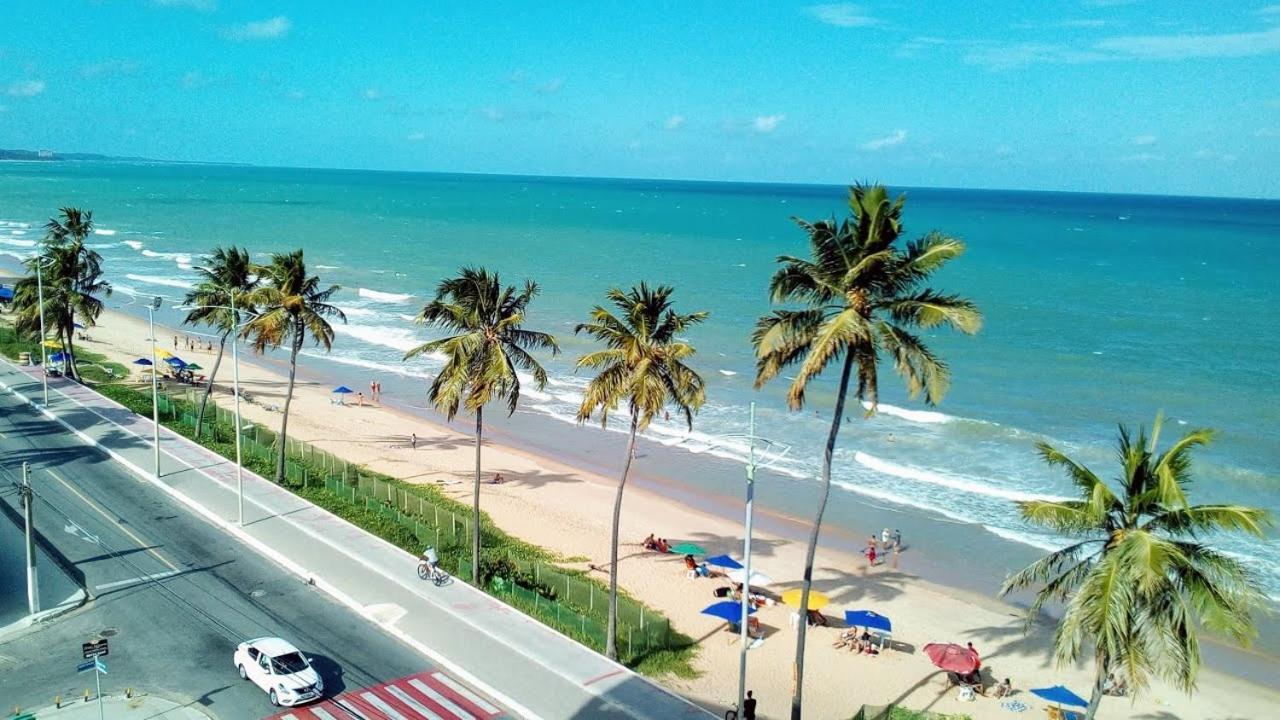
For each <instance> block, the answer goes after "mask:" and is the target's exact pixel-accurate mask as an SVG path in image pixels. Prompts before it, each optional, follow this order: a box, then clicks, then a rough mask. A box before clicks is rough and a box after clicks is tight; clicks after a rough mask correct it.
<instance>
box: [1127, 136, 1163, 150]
mask: <svg viewBox="0 0 1280 720" xmlns="http://www.w3.org/2000/svg"><path fill="white" fill-rule="evenodd" d="M1158 139H1159V138H1157V137H1156V136H1155V135H1139V136H1138V137H1136V138H1134V139H1133V144H1134V145H1137V146H1139V147H1144V146H1147V145H1155V144H1156V141H1157V140H1158Z"/></svg>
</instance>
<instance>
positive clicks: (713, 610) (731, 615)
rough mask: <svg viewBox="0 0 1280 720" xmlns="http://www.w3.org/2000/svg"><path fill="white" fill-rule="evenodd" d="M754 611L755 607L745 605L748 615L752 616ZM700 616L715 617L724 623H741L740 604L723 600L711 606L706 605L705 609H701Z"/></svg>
mask: <svg viewBox="0 0 1280 720" xmlns="http://www.w3.org/2000/svg"><path fill="white" fill-rule="evenodd" d="M755 611H756V609H755V607H753V606H751V605H750V604H748V605H747V614H748V615H752V614H754V613H755ZM702 614H703V615H710V616H711V617H717V618H720V619H721V620H724V621H726V622H741V621H742V603H738V602H733V601H732V600H725V601H723V602H718V603H714V604H712V605H708V606H707V607H705V608H703V609H702Z"/></svg>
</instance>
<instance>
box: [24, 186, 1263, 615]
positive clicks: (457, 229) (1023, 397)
mask: <svg viewBox="0 0 1280 720" xmlns="http://www.w3.org/2000/svg"><path fill="white" fill-rule="evenodd" d="M898 190H900V191H902V192H905V193H906V195H907V198H908V200H907V206H906V214H905V221H906V227H907V235H908V237H914V236H917V235H920V234H923V233H925V232H926V231H929V230H941V231H945V232H947V233H950V234H953V235H956V236H958V237H960V238H962V239H963V240H965V242H966V243H967V244H968V252H967V253H966V255H965V256H964V257H962V258H961V259H960V260H958V261H956V262H954V263H953V264H952V265H951V266H950V267H948V268H947V269H946V270H945V271H944V272H943V273H942V274H941V275H940V276H939V277H938V278H937V285H938V286H940V287H941V288H943V289H946V290H949V291H955V292H961V293H963V294H965V295H968V296H969V297H971V298H973V299H974V300H975V301H976V302H977V303H978V304H979V305H980V306H981V308H982V310H983V312H984V314H985V317H986V322H985V326H984V328H983V330H982V332H981V333H980V334H979V335H978V336H976V337H972V338H970V337H962V336H958V335H954V334H949V333H937V334H936V335H935V336H933V337H932V338H931V340H932V342H933V343H934V345H935V348H936V350H937V352H938V353H939V354H940V355H942V356H943V357H944V358H946V359H947V361H948V362H949V363H950V365H951V368H952V372H953V384H952V389H951V392H950V394H949V395H948V396H947V397H946V398H945V400H944V401H943V403H942V404H941V405H940V406H938V407H936V408H927V407H924V406H923V405H922V404H920V403H918V402H912V401H910V400H909V399H908V398H906V397H905V393H903V392H902V391H901V388H900V384H899V383H897V382H896V380H893V379H892V378H890V377H886V378H884V379H883V380H882V381H881V388H882V391H883V400H884V403H883V404H882V405H881V407H880V412H879V414H877V415H876V416H874V417H872V418H869V419H863V418H862V413H860V412H858V411H857V409H856V408H855V409H854V410H852V411H851V412H850V419H849V422H847V423H846V425H845V428H844V430H843V435H842V438H841V442H840V447H839V449H838V451H837V454H836V467H835V472H834V483H835V497H834V498H833V504H832V511H831V514H830V515H829V518H828V521H829V523H830V524H831V526H832V527H833V528H841V527H843V528H844V529H845V530H846V531H847V532H848V535H849V537H860V536H861V537H865V536H866V535H867V534H868V533H869V532H874V531H877V530H878V529H879V527H878V526H875V525H873V526H871V527H867V524H868V523H867V522H866V521H865V520H864V519H862V518H863V517H864V516H859V515H857V514H856V513H855V512H854V511H853V510H852V508H854V507H855V506H863V507H866V506H868V505H869V506H871V507H875V508H881V509H883V511H884V512H885V513H891V514H893V517H895V524H896V519H897V518H901V517H907V516H910V517H915V518H918V519H922V520H924V521H936V522H940V523H947V524H954V525H957V526H965V527H966V528H967V529H968V530H970V531H975V532H977V533H978V534H980V535H981V536H983V537H987V538H990V539H992V540H993V541H994V542H995V543H996V544H995V545H993V547H1007V548H1010V550H1009V552H1010V553H1013V555H1014V556H1017V557H1024V556H1025V557H1030V556H1031V555H1032V554H1033V551H1034V550H1035V549H1037V548H1054V547H1058V546H1060V540H1059V539H1058V538H1055V537H1053V536H1052V535H1049V534H1045V533H1043V532H1040V531H1038V530H1035V529H1033V528H1030V527H1028V526H1026V525H1025V524H1024V523H1022V522H1021V521H1020V520H1019V518H1018V515H1017V511H1016V508H1015V506H1014V501H1016V500H1020V499H1024V498H1035V497H1063V496H1068V495H1070V494H1071V487H1070V485H1069V484H1068V483H1067V482H1066V481H1065V480H1064V479H1063V478H1062V477H1061V476H1060V475H1058V474H1057V473H1055V472H1052V471H1050V470H1048V469H1046V468H1045V467H1044V465H1043V464H1042V463H1041V462H1040V461H1039V459H1038V458H1037V456H1036V453H1035V449H1034V443H1035V442H1036V441H1037V440H1046V441H1048V442H1051V443H1053V444H1055V445H1057V446H1059V447H1060V448H1062V449H1064V450H1065V451H1067V452H1068V453H1069V454H1071V455H1073V456H1074V457H1077V458H1079V459H1082V460H1084V461H1085V462H1086V463H1088V464H1090V465H1092V466H1093V467H1094V468H1095V469H1097V470H1098V471H1099V472H1101V473H1102V474H1104V475H1106V476H1113V475H1114V474H1115V467H1114V465H1115V461H1114V458H1113V445H1112V443H1113V439H1114V436H1115V427H1116V424H1117V423H1121V422H1124V423H1129V424H1132V425H1137V424H1143V423H1145V424H1148V425H1150V423H1151V422H1152V420H1153V419H1154V418H1155V416H1156V414H1157V412H1163V413H1164V415H1165V418H1166V425H1165V428H1164V433H1165V434H1164V435H1163V438H1164V439H1165V440H1171V439H1172V437H1173V436H1174V435H1175V434H1177V433H1180V432H1183V431H1185V430H1188V429H1191V428H1198V427H1212V428H1216V429H1218V430H1219V431H1220V435H1219V437H1218V440H1217V442H1216V443H1215V444H1214V445H1213V446H1212V447H1211V448H1209V449H1208V450H1205V451H1203V452H1202V453H1201V454H1200V456H1199V460H1200V462H1199V464H1198V465H1197V467H1196V477H1197V478H1198V479H1199V482H1198V483H1197V484H1196V486H1195V487H1194V488H1193V492H1194V493H1195V495H1194V497H1195V499H1197V500H1199V501H1205V502H1209V501H1220V502H1241V503H1248V504H1252V505H1260V506H1263V507H1266V508H1269V509H1271V510H1273V511H1275V512H1277V513H1280V478H1278V477H1277V476H1276V473H1275V470H1276V468H1277V467H1278V466H1280V405H1278V401H1280V393H1278V392H1277V390H1278V389H1280V384H1278V383H1277V369H1276V363H1277V361H1280V303H1278V302H1277V301H1278V300H1280V295H1278V291H1277V288H1280V285H1278V283H1277V278H1278V277H1280V202H1277V201H1262V200H1242V199H1211V198H1184V197H1178V198H1174V197H1153V196H1132V195H1124V196H1122V195H1093V194H1074V193H1073V194H1067V193H1049V192H1009V191H988V190H972V191H969V190H943V189H927V188H900V189H898ZM846 192H847V191H846V189H845V188H842V187H837V186H802V185H766V184H732V183H703V182H674V181H657V180H599V179H570V178H535V177H505V176H463V175H442V174H422V173H389V172H367V171H339V170H304V169H273V168H254V167H235V166H214V165H174V164H126V163H82V164H76V163H56V164H55V163H6V164H0V264H2V265H4V266H7V267H9V268H10V269H13V268H14V267H16V264H17V262H18V260H20V259H21V258H22V257H23V256H25V255H27V254H29V253H30V252H31V250H32V247H33V246H34V243H35V242H36V241H38V240H39V238H40V236H41V234H42V230H41V226H42V224H43V222H44V221H45V220H46V219H47V218H48V217H49V216H50V215H52V214H54V213H55V212H56V211H57V208H58V207H60V206H62V205H68V204H70V205H75V206H79V207H82V208H91V209H93V211H94V216H95V219H96V221H97V228H98V229H97V231H96V232H97V235H96V236H95V237H94V238H93V243H94V245H95V247H96V248H97V249H98V251H99V252H100V253H102V255H103V257H104V258H105V260H106V268H107V272H108V276H109V278H110V280H111V281H112V283H113V284H114V286H115V290H116V294H115V295H114V296H113V298H112V301H111V303H110V304H111V306H112V307H119V308H122V309H125V310H133V311H137V307H138V306H137V305H132V304H130V303H131V300H132V298H133V297H134V296H138V297H149V296H152V295H155V294H161V295H165V296H169V297H172V298H174V299H175V300H176V298H177V297H179V296H180V295H181V293H182V292H183V291H184V290H185V289H186V288H187V287H189V286H190V284H191V282H192V279H193V273H192V268H193V266H195V265H197V264H199V262H200V253H201V252H204V251H207V250H208V249H209V248H211V247H212V246H214V245H217V244H229V243H236V244H242V245H244V246H246V247H248V248H249V249H250V250H251V251H252V252H253V253H255V254H260V257H265V253H267V252H269V251H271V250H285V249H291V248H295V247H303V248H305V250H306V256H307V260H308V262H309V265H310V268H311V269H312V271H314V272H316V273H318V274H320V275H321V276H322V277H323V279H324V280H325V281H327V282H332V283H337V284H340V285H341V286H342V288H343V289H342V291H341V292H340V294H339V295H338V296H337V304H338V305H340V306H341V307H342V308H343V309H344V310H345V311H346V313H347V318H348V324H346V325H345V326H340V327H338V328H337V331H338V336H337V342H336V344H335V346H334V349H333V352H332V353H331V354H330V355H329V356H328V357H327V358H323V359H322V356H323V353H321V352H320V351H319V350H316V349H314V348H308V349H307V350H306V351H305V352H306V353H307V354H308V356H309V357H308V358H307V362H309V363H315V364H316V366H317V367H319V366H323V367H324V368H327V372H328V373H329V374H330V375H332V376H334V377H336V378H349V379H350V381H351V382H349V383H348V384H351V385H353V386H354V387H360V386H362V385H367V382H368V378H369V377H373V376H377V377H381V378H384V384H386V385H388V387H393V388H397V389H399V391H400V392H402V393H404V394H406V395H416V396H420V395H422V394H423V393H424V387H423V386H424V385H425V381H426V379H428V378H430V377H431V376H432V373H433V372H434V370H435V369H436V368H437V367H438V360H436V359H433V358H426V359H424V360H420V361H415V362H411V363H404V362H402V361H401V359H400V358H401V356H402V355H403V353H404V351H405V350H407V349H409V348H410V347H413V346H414V345H415V344H417V343H420V342H422V341H423V340H424V339H426V338H428V337H430V335H429V333H427V332H426V331H424V330H423V329H420V328H418V327H416V326H415V325H413V324H412V323H411V322H410V320H411V318H412V316H413V314H414V313H416V312H417V310H418V309H419V308H420V306H421V304H422V303H423V301H424V299H426V298H428V297H429V296H430V295H431V293H432V290H433V288H434V286H435V284H436V283H437V281H438V280H439V279H440V278H442V277H443V276H445V275H446V274H448V273H450V272H453V271H454V270H456V269H457V268H458V267H459V266H461V265H464V264H480V265H487V266H490V267H492V268H495V269H497V270H498V271H499V272H500V273H501V274H502V276H503V278H504V279H505V280H506V281H508V282H519V281H523V280H524V279H525V278H532V279H534V280H536V281H537V282H538V283H539V284H540V285H541V287H542V294H541V296H540V297H539V298H538V299H537V300H536V301H535V302H534V304H533V311H532V313H531V315H530V317H529V325H530V326H531V327H538V328H540V329H544V330H548V331H550V332H552V333H555V334H556V335H557V336H559V338H560V340H561V342H562V345H563V348H564V353H563V354H562V355H561V356H559V357H556V358H547V359H546V363H547V367H548V369H549V371H550V374H551V382H550V384H549V385H548V386H547V387H546V388H545V389H544V390H541V391H539V390H535V389H533V388H532V386H531V385H528V384H527V385H526V387H525V391H524V399H523V401H522V410H521V413H520V415H521V416H522V417H524V418H525V420H523V422H526V423H528V424H529V425H528V427H532V428H538V427H543V428H547V431H546V435H547V437H555V438H565V437H570V438H571V437H574V435H573V433H583V434H584V435H582V436H580V437H581V439H580V440H578V441H577V442H579V443H580V444H584V445H589V444H591V441H590V438H591V437H592V435H591V434H598V433H600V432H602V431H601V430H599V429H595V428H583V429H577V430H575V429H572V428H570V427H569V426H570V425H572V424H573V414H574V412H575V410H576V408H577V404H578V402H579V400H580V397H581V396H580V392H581V390H582V387H583V386H584V385H585V383H586V379H585V378H584V377H582V376H579V375H575V374H574V372H573V370H572V365H571V363H572V359H573V358H574V357H576V356H577V355H578V354H579V353H580V352H582V351H583V350H584V349H586V348H587V347H588V346H587V345H586V344H585V343H584V342H583V341H582V340H581V339H578V338H575V337H574V336H573V334H572V328H573V325H574V324H575V323H576V322H579V321H581V320H582V319H584V317H585V315H586V313H587V311H588V310H589V308H590V307H591V306H592V305H593V304H594V303H597V302H599V301H600V300H601V298H602V295H603V293H604V291H605V290H606V289H608V288H609V287H611V286H615V285H622V286H625V285H628V284H631V283H635V282H637V281H640V280H646V281H649V282H651V283H668V284H672V285H674V286H675V287H676V288H677V294H676V300H677V303H678V306H679V307H680V308H681V309H683V310H686V311H691V310H707V311H709V312H710V314H711V315H710V319H709V320H708V321H707V322H706V324H705V325H703V326H701V327H699V328H696V329H695V330H694V331H692V332H690V334H689V339H690V340H691V341H692V342H693V343H695V344H696V346H697V347H698V350H699V353H698V355H697V357H696V358H695V362H694V364H695V365H696V367H697V368H698V369H699V370H701V371H702V373H703V375H704V376H705V377H706V379H707V383H708V392H707V405H706V407H704V408H703V410H702V412H701V413H699V415H698V416H697V419H696V422H695V425H694V430H693V432H692V433H689V432H687V431H686V430H685V429H684V428H683V427H681V426H678V425H676V424H675V423H662V422H660V423H658V424H656V425H655V426H654V427H653V428H652V430H651V431H650V432H649V439H650V441H651V444H652V445H653V446H654V447H655V448H658V446H666V448H667V449H664V450H661V451H662V452H663V453H667V457H668V458H671V457H675V458H679V457H681V454H683V453H688V454H690V457H691V458H692V457H694V456H697V457H699V458H707V462H715V463H720V465H721V466H722V471H721V474H724V473H725V472H728V471H727V470H724V469H723V467H730V468H732V467H733V466H734V465H735V464H736V463H737V462H738V461H740V460H741V459H743V458H744V457H745V451H746V443H745V441H744V440H742V439H741V438H740V437H734V436H740V435H741V434H742V433H745V432H746V429H747V407H748V403H749V402H751V401H752V400H755V401H757V403H758V414H757V422H758V427H759V432H760V434H762V435H764V436H767V437H769V438H770V439H771V440H774V441H776V442H778V443H780V444H782V445H785V446H788V447H789V450H788V451H787V452H786V453H785V454H784V455H782V456H781V457H772V456H766V457H767V459H768V460H769V462H770V473H769V474H768V478H769V483H770V485H769V486H768V487H765V486H762V488H761V492H762V495H767V504H768V506H769V507H771V508H773V509H776V510H777V511H779V512H780V513H787V514H790V515H794V516H807V514H808V503H809V502H810V501H811V499H812V489H813V488H814V487H815V486H816V479H815V478H816V475H817V470H818V460H819V457H820V452H819V448H820V446H821V443H822V441H823V439H824V436H825V432H826V429H827V425H828V422H829V420H830V412H831V401H832V388H833V386H834V378H827V379H826V380H825V381H824V382H825V384H824V385H822V386H821V387H820V388H819V389H818V390H817V391H816V392H813V393H811V394H810V396H809V397H810V404H809V406H808V407H807V408H806V409H805V410H804V411H802V412H797V413H790V412H787V411H786V409H785V404H784V402H783V400H782V396H783V392H784V387H783V386H782V385H773V386H770V387H767V388H765V389H763V390H761V391H755V390H753V389H752V379H753V360H752V353H751V350H750V347H749V345H748V335H749V333H750V330H751V327H752V324H753V322H754V320H755V318H756V317H758V316H759V315H760V314H762V313H764V312H766V311H767V310H768V307H769V305H768V302H767V296H766V285H767V282H768V279H769V276H770V274H771V273H772V271H773V270H774V267H775V263H774V258H775V257H776V256H777V255H779V254H784V253H788V254H804V253H805V252H806V243H805V236H804V234H803V232H801V231H800V230H799V229H798V228H797V227H796V226H795V225H794V223H793V222H792V221H791V218H792V216H798V217H803V218H809V219H816V218H824V217H829V216H831V215H833V214H834V215H837V216H839V215H842V214H844V213H845V211H846V206H845V196H846ZM173 317H176V313H173ZM888 372H891V371H888ZM832 374H833V375H834V373H832ZM416 402H417V403H418V404H421V398H420V397H418V398H417V399H416ZM616 430H620V428H617V429H616ZM533 432H535V433H536V432H537V431H533ZM596 436H597V437H602V438H603V437H608V436H599V435H596ZM605 460H607V458H606V459H604V460H602V461H601V462H605ZM681 466H682V464H681V463H680V462H678V461H677V462H675V463H674V464H673V467H677V468H679V467H681ZM685 467H691V468H692V467H698V466H697V465H696V464H692V463H691V464H688V465H685ZM671 474H678V473H671ZM712 475H714V473H711V472H708V473H707V474H706V477H711V476H712ZM676 479H677V480H678V481H679V482H681V483H684V484H686V485H688V486H690V487H692V488H694V489H697V487H698V486H699V483H701V482H703V474H702V473H699V472H693V471H690V472H688V473H687V474H685V475H683V476H681V477H678V478H676ZM707 482H708V483H710V482H711V481H710V480H708V481H707ZM725 487H729V486H725ZM707 490H708V491H715V492H721V491H725V492H728V491H726V490H724V488H723V487H718V486H717V487H708V488H707ZM1221 544H1222V547H1224V548H1225V549H1226V550H1228V551H1230V552H1232V553H1235V554H1236V555H1238V556H1239V557H1241V558H1245V559H1247V560H1248V562H1249V564H1250V566H1251V567H1252V568H1254V569H1255V570H1256V571H1257V572H1258V573H1259V575H1260V576H1261V577H1262V578H1263V580H1264V582H1265V584H1266V588H1267V590H1268V592H1269V593H1270V594H1271V595H1272V596H1273V598H1280V544H1277V542H1276V541H1275V540H1274V539H1269V540H1267V541H1264V542H1258V541H1252V540H1241V539H1236V538H1232V539H1223V540H1221Z"/></svg>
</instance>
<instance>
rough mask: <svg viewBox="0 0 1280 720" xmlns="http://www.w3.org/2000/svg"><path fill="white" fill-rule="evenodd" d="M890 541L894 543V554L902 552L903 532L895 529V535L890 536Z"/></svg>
mask: <svg viewBox="0 0 1280 720" xmlns="http://www.w3.org/2000/svg"><path fill="white" fill-rule="evenodd" d="M889 539H890V540H891V541H893V552H894V553H899V552H902V531H901V530H899V529H897V528H894V529H893V535H892V536H890V538H889Z"/></svg>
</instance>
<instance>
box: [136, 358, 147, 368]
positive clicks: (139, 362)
mask: <svg viewBox="0 0 1280 720" xmlns="http://www.w3.org/2000/svg"><path fill="white" fill-rule="evenodd" d="M133 364H134V365H146V366H147V367H151V361H150V360H148V359H146V358H138V359H137V360H134V361H133Z"/></svg>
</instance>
